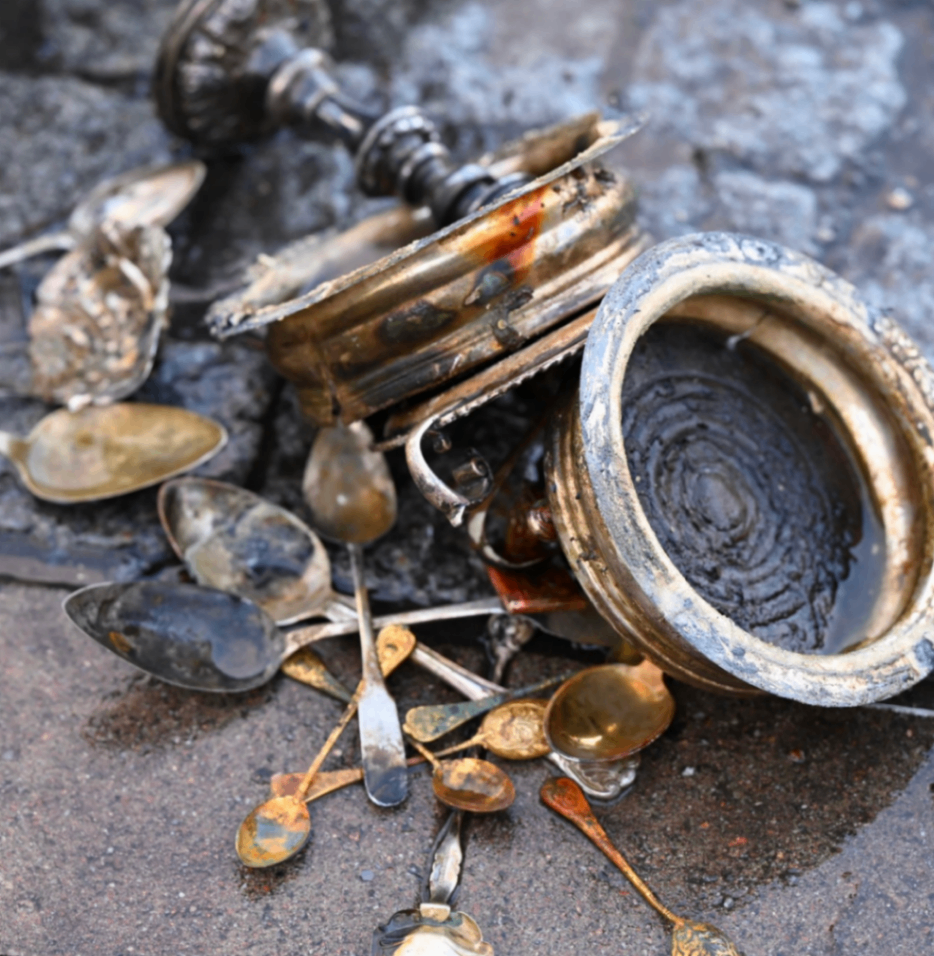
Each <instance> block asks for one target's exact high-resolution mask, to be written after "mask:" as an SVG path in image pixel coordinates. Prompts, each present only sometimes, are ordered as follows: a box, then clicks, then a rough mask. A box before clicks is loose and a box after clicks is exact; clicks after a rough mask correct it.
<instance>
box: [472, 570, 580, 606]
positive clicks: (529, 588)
mask: <svg viewBox="0 0 934 956" xmlns="http://www.w3.org/2000/svg"><path fill="white" fill-rule="evenodd" d="M486 572H487V574H488V575H489V578H490V583H491V584H492V585H493V587H494V588H496V593H497V594H498V595H499V599H500V600H501V601H502V602H503V607H504V608H506V610H507V612H508V613H510V614H548V613H550V612H552V611H583V610H586V608H587V599H586V598H585V597H584V594H583V592H582V591H581V589H580V585H579V584H578V583H577V581H576V580H575V579H574V578H573V577H572V576H571V574H570V572H569V571H568V570H567V568H565V567H563V566H561V565H557V564H548V565H545V566H544V567H542V566H539V567H535V568H529V569H527V570H525V571H508V570H506V569H505V568H496V567H493V566H492V565H487V569H486Z"/></svg>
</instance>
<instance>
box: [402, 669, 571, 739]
mask: <svg viewBox="0 0 934 956" xmlns="http://www.w3.org/2000/svg"><path fill="white" fill-rule="evenodd" d="M569 676H571V675H568V674H564V675H562V676H560V677H548V678H546V679H545V680H542V681H538V683H536V684H530V685H529V686H528V687H518V688H516V689H515V690H505V691H502V692H501V693H498V694H490V696H489V697H483V698H481V699H480V700H464V701H458V702H457V703H456V704H426V705H424V706H422V707H412V708H411V709H410V710H409V711H408V713H407V714H406V715H405V723H404V724H403V725H402V729H403V730H404V731H405V732H406V733H407V734H408V735H409V736H410V737H411V738H413V739H414V740H417V741H419V743H423V744H430V743H431V742H432V741H434V740H437V739H438V738H439V737H443V736H444V735H445V734H449V733H450V732H451V731H452V730H456V729H457V728H458V727H460V726H462V725H463V724H466V723H467V721H469V720H473V719H474V717H479V716H480V715H481V714H485V713H487V712H488V711H491V710H492V709H493V708H494V707H499V705H500V704H505V703H507V702H508V701H510V700H517V699H518V698H520V697H531V696H532V695H533V694H537V693H539V692H540V691H543V690H547V689H548V688H549V687H554V686H555V684H560V683H562V681H566V680H568V677H569Z"/></svg>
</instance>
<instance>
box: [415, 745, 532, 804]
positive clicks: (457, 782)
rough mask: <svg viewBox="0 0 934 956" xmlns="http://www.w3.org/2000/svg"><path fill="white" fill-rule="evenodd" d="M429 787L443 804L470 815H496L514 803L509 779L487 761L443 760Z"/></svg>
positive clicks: (512, 788)
mask: <svg viewBox="0 0 934 956" xmlns="http://www.w3.org/2000/svg"><path fill="white" fill-rule="evenodd" d="M431 784H432V787H433V788H434V791H435V796H436V797H437V798H438V799H439V800H440V801H441V802H442V803H444V804H446V805H447V806H449V807H453V808H454V809H455V810H468V811H470V812H471V813H496V812H497V811H499V810H505V809H506V808H507V807H510V806H512V803H513V801H514V800H515V799H516V788H515V787H514V786H513V783H512V781H511V780H510V779H509V777H508V776H507V775H506V774H505V773H504V772H503V771H502V770H500V769H499V767H497V766H495V765H494V764H491V763H490V762H489V761H488V760H479V759H477V758H475V757H461V758H460V759H459V760H442V761H441V762H440V763H439V764H438V766H437V767H436V768H435V770H434V772H433V774H432V778H431Z"/></svg>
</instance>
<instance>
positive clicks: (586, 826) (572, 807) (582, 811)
mask: <svg viewBox="0 0 934 956" xmlns="http://www.w3.org/2000/svg"><path fill="white" fill-rule="evenodd" d="M541 800H542V803H544V804H545V806H546V807H548V808H549V809H551V810H554V811H555V813H558V814H560V815H561V816H562V817H564V819H565V820H570V822H571V823H573V824H574V826H576V827H577V828H578V829H579V830H580V831H581V832H582V833H583V834H584V836H586V837H587V839H589V840H590V841H591V843H593V844H594V845H595V846H597V847H599V849H601V850H602V851H603V852H604V853H605V854H606V855H607V857H609V859H610V860H611V861H612V862H613V863H614V864H615V865H616V866H617V867H619V869H620V870H622V872H623V874H624V875H625V877H626V879H627V880H629V882H630V883H632V885H633V886H634V887H635V888H636V890H637V891H638V892H639V895H640V896H641V897H642V898H643V899H644V900H645V901H646V903H648V904H649V906H651V907H652V909H654V910H655V912H656V913H658V914H659V915H661V916H663V917H664V918H665V919H666V920H668V922H669V923H673V924H674V925H675V926H680V925H681V924H682V923H684V920H683V919H681V917H680V916H675V914H674V913H672V912H671V910H669V909H668V908H667V907H665V906H663V905H662V904H661V903H660V902H659V901H658V899H656V897H655V894H654V893H653V892H652V891H651V890H650V889H649V888H648V886H646V885H645V883H643V882H642V879H641V878H640V877H639V874H638V873H636V871H635V870H634V869H633V868H632V867H631V866H630V865H629V861H628V860H627V859H626V857H624V856H623V854H622V853H620V852H619V850H617V849H616V847H615V846H614V845H613V843H612V842H611V841H610V838H609V837H608V836H607V835H606V831H605V830H604V829H603V827H602V826H600V824H599V822H598V821H597V818H596V817H595V816H594V815H593V810H591V808H590V804H589V803H588V802H587V798H586V797H585V796H584V793H583V791H582V790H581V788H580V787H579V786H578V785H577V784H576V783H575V782H574V781H573V780H569V779H568V778H567V777H552V778H551V779H550V780H546V781H545V783H544V784H543V785H542V790H541Z"/></svg>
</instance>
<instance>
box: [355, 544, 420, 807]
mask: <svg viewBox="0 0 934 956" xmlns="http://www.w3.org/2000/svg"><path fill="white" fill-rule="evenodd" d="M348 547H349V550H350V562H351V566H352V568H353V579H354V591H355V593H356V597H357V617H358V618H359V625H360V654H361V656H362V658H363V679H362V680H361V681H360V687H361V688H362V692H361V693H360V698H359V708H358V709H359V714H360V719H359V721H358V725H359V730H360V762H361V763H362V764H363V782H364V784H365V785H366V792H367V796H368V797H369V798H370V800H371V801H372V802H373V803H375V804H376V805H377V806H379V807H395V806H398V805H399V804H400V803H402V802H403V800H405V798H406V797H407V796H408V792H409V777H408V774H407V773H406V770H405V741H404V740H403V737H402V726H401V725H400V723H399V711H398V708H397V707H396V702H395V701H394V700H393V699H392V697H391V696H390V694H389V691H388V690H387V688H386V682H385V681H384V680H383V672H382V671H381V670H380V666H379V655H378V654H377V652H376V640H375V638H374V637H373V620H372V617H371V616H370V601H369V596H368V595H367V590H366V583H365V581H364V579H363V547H362V546H361V545H359V544H357V543H351V544H349V545H348Z"/></svg>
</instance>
